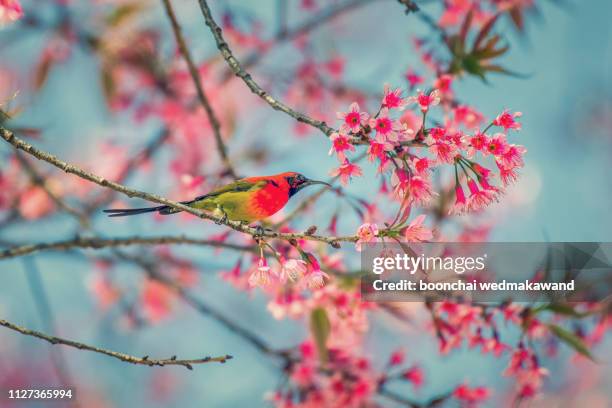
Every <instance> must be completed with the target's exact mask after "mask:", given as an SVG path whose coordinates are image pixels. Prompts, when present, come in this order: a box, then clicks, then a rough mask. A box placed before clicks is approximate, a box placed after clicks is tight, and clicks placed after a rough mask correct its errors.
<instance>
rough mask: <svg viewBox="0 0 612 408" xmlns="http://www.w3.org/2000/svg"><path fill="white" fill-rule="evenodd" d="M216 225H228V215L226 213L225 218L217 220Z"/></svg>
mask: <svg viewBox="0 0 612 408" xmlns="http://www.w3.org/2000/svg"><path fill="white" fill-rule="evenodd" d="M215 224H217V225H221V224H227V213H226V212H224V213H223V216H222V217H221V219H219V220H216V221H215Z"/></svg>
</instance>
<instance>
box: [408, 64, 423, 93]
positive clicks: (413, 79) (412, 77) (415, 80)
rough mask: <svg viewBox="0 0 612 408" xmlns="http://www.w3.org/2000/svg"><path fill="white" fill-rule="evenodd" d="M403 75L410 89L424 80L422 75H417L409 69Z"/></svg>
mask: <svg viewBox="0 0 612 408" xmlns="http://www.w3.org/2000/svg"><path fill="white" fill-rule="evenodd" d="M404 76H405V78H406V80H407V81H408V84H409V85H410V89H413V88H414V87H415V86H417V85H420V84H422V83H423V81H424V80H423V77H422V76H420V75H418V74H417V73H416V72H414V71H413V70H411V69H409V70H408V71H407V72H406V74H405V75H404Z"/></svg>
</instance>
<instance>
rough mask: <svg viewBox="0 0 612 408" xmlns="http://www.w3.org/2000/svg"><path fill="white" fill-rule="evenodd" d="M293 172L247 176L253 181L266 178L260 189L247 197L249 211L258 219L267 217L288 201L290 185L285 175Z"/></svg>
mask: <svg viewBox="0 0 612 408" xmlns="http://www.w3.org/2000/svg"><path fill="white" fill-rule="evenodd" d="M292 174H293V173H281V174H277V175H275V176H268V177H249V178H248V179H245V180H248V181H250V182H253V183H257V182H260V181H262V180H266V181H267V184H266V185H265V186H264V187H263V188H261V189H260V190H258V191H256V192H254V193H253V194H252V195H251V197H250V198H249V207H250V208H249V212H252V214H253V215H254V216H256V217H257V218H258V219H263V218H267V217H269V216H271V215H273V214H276V213H277V212H278V211H279V210H280V209H282V208H283V207H284V206H285V204H287V201H289V198H290V196H289V190H290V186H289V183H288V182H287V177H288V176H291V175H292Z"/></svg>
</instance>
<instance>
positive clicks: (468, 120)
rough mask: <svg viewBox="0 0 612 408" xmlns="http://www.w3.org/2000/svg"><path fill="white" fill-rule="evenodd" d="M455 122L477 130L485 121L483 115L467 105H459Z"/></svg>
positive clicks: (456, 109)
mask: <svg viewBox="0 0 612 408" xmlns="http://www.w3.org/2000/svg"><path fill="white" fill-rule="evenodd" d="M454 113H455V122H456V123H457V124H463V125H464V126H465V127H466V128H468V129H476V128H478V127H479V126H480V124H481V123H482V122H483V121H484V117H483V116H482V114H481V113H479V112H477V111H476V110H474V109H472V108H471V107H469V106H467V105H459V106H457V107H456V108H455V110H454Z"/></svg>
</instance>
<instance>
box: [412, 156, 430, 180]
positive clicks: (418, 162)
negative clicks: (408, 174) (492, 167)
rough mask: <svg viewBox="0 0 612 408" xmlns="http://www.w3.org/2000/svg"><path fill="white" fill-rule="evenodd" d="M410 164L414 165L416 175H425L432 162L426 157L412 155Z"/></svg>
mask: <svg viewBox="0 0 612 408" xmlns="http://www.w3.org/2000/svg"><path fill="white" fill-rule="evenodd" d="M412 166H413V167H414V170H415V171H416V173H417V175H419V176H425V175H427V174H428V172H429V171H431V170H432V167H433V166H434V163H433V161H432V160H431V159H429V158H427V157H414V158H413V160H412Z"/></svg>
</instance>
